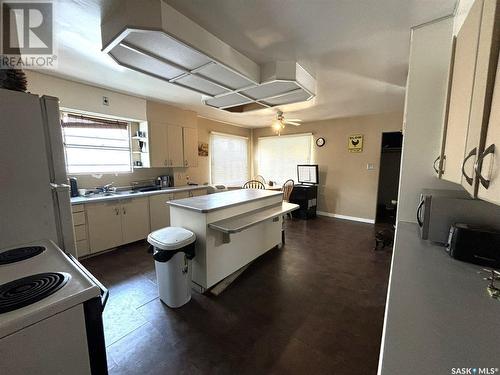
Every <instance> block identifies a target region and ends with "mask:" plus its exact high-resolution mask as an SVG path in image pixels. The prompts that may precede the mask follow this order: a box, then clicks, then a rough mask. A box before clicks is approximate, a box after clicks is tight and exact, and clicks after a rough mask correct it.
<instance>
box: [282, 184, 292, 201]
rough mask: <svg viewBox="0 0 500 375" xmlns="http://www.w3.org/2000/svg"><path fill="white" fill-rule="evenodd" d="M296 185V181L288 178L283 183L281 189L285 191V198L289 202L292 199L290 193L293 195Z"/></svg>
mask: <svg viewBox="0 0 500 375" xmlns="http://www.w3.org/2000/svg"><path fill="white" fill-rule="evenodd" d="M294 186H295V183H294V182H293V180H291V179H290V180H286V181H285V183H284V184H283V187H282V188H281V191H283V200H284V201H285V202H288V201H289V200H290V195H292V191H293V187H294Z"/></svg>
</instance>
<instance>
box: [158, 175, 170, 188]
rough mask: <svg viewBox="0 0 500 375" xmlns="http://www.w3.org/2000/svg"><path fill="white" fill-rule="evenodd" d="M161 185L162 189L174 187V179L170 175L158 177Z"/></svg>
mask: <svg viewBox="0 0 500 375" xmlns="http://www.w3.org/2000/svg"><path fill="white" fill-rule="evenodd" d="M158 182H159V185H160V187H161V188H162V189H165V188H168V187H172V186H174V177H173V176H169V175H164V176H159V177H158Z"/></svg>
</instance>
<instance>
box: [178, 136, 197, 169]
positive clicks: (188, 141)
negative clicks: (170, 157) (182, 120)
mask: <svg viewBox="0 0 500 375" xmlns="http://www.w3.org/2000/svg"><path fill="white" fill-rule="evenodd" d="M182 141H183V145H184V166H185V167H197V166H198V130H197V129H193V128H183V129H182Z"/></svg>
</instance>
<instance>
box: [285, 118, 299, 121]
mask: <svg viewBox="0 0 500 375" xmlns="http://www.w3.org/2000/svg"><path fill="white" fill-rule="evenodd" d="M286 120H287V121H293V122H302V120H301V119H300V118H287V119H286Z"/></svg>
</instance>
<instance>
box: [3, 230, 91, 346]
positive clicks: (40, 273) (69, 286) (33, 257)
mask: <svg viewBox="0 0 500 375" xmlns="http://www.w3.org/2000/svg"><path fill="white" fill-rule="evenodd" d="M12 259H15V260H17V261H11V260H12ZM1 260H4V261H6V262H7V263H3V264H2V263H1V262H0V339H1V338H2V337H5V336H7V335H9V334H11V333H13V332H16V331H17V330H19V329H22V328H24V327H27V326H29V325H31V324H34V323H36V322H39V321H41V320H43V319H46V318H48V317H50V316H53V315H55V314H58V313H60V312H61V311H65V310H67V309H69V308H71V307H73V306H76V305H78V304H81V303H83V302H85V301H88V300H89V299H91V298H95V297H98V298H100V297H101V290H100V288H99V287H98V286H97V285H96V284H95V283H94V281H92V280H91V279H89V277H88V276H87V274H86V273H85V272H83V271H82V269H80V267H79V265H77V264H76V263H75V262H74V261H73V260H72V259H71V258H70V257H69V256H68V255H66V254H65V253H64V252H63V251H62V250H61V249H59V248H58V247H57V245H56V244H55V243H53V242H52V241H50V240H39V241H34V242H30V243H25V244H20V245H18V246H12V247H10V248H5V249H0V261H1Z"/></svg>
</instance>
